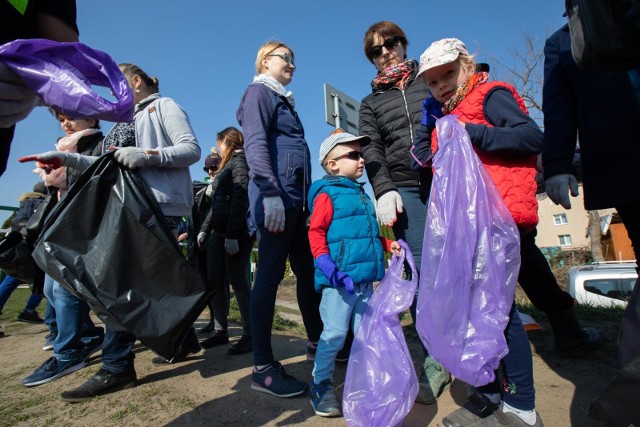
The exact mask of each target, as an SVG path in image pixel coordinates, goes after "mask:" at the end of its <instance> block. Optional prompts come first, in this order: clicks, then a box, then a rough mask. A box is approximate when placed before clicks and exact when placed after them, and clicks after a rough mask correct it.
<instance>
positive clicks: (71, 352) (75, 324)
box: [44, 279, 103, 361]
mask: <svg viewBox="0 0 640 427" xmlns="http://www.w3.org/2000/svg"><path fill="white" fill-rule="evenodd" d="M44 294H45V295H46V297H47V300H48V301H49V303H50V304H52V305H53V308H54V309H55V315H56V325H57V328H58V334H57V336H56V340H55V341H54V343H53V356H54V357H55V358H56V359H58V360H65V361H66V360H78V359H81V358H83V357H84V350H85V349H86V348H90V347H93V346H94V345H95V344H96V341H101V340H102V337H103V332H102V328H98V327H96V325H95V324H94V323H93V320H91V317H90V316H89V306H88V305H87V303H86V302H84V301H82V300H81V299H80V298H78V297H76V296H75V295H73V294H72V293H71V292H69V291H67V290H66V289H65V288H63V287H62V285H60V284H59V283H58V282H56V281H54V280H47V279H45V285H44Z"/></svg>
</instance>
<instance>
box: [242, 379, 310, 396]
mask: <svg viewBox="0 0 640 427" xmlns="http://www.w3.org/2000/svg"><path fill="white" fill-rule="evenodd" d="M251 388H252V389H253V390H255V391H261V392H263V393H268V394H270V395H272V396H276V397H283V398H287V397H295V396H300V395H301V394H304V393H305V392H306V391H307V387H306V386H305V388H303V389H302V390H300V391H296V392H294V393H288V394H278V393H274V392H273V391H271V390H269V389H268V388H264V387H262V386H261V385H260V384H258V383H254V382H251Z"/></svg>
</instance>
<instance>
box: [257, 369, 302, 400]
mask: <svg viewBox="0 0 640 427" xmlns="http://www.w3.org/2000/svg"><path fill="white" fill-rule="evenodd" d="M251 388H252V389H254V390H257V391H261V392H263V393H269V394H271V395H273V396H277V397H294V396H298V395H300V394H302V393H304V392H305V391H307V384H305V383H303V382H302V381H299V380H297V379H296V378H294V377H292V376H291V375H289V374H287V373H286V372H285V370H284V367H282V365H281V364H280V362H272V363H271V364H270V365H268V366H267V367H266V368H264V369H263V370H261V371H257V370H256V369H255V368H254V369H253V373H252V374H251Z"/></svg>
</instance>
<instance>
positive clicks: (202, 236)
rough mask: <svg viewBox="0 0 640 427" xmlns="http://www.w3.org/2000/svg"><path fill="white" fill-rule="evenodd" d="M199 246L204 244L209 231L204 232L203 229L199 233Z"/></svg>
mask: <svg viewBox="0 0 640 427" xmlns="http://www.w3.org/2000/svg"><path fill="white" fill-rule="evenodd" d="M197 240H198V246H200V247H202V245H203V244H204V241H205V240H207V233H203V232H202V231H201V232H200V233H198V237H197Z"/></svg>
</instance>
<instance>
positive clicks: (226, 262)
mask: <svg viewBox="0 0 640 427" xmlns="http://www.w3.org/2000/svg"><path fill="white" fill-rule="evenodd" d="M216 140H217V143H218V148H219V149H220V154H221V155H222V162H221V163H220V166H219V168H218V170H219V172H218V176H217V177H216V182H217V186H216V190H215V192H214V193H213V194H212V195H211V209H210V210H209V214H208V215H207V217H206V219H205V220H204V222H203V223H202V227H201V228H200V233H199V234H198V245H201V246H202V245H203V244H204V242H205V240H206V236H207V235H209V234H210V235H209V239H208V240H207V241H206V248H207V280H208V281H209V284H210V285H211V286H212V287H213V289H214V290H215V294H214V295H213V300H212V301H213V313H214V317H215V319H216V321H217V322H218V323H219V324H220V327H221V329H219V330H217V331H216V332H215V334H213V335H212V336H211V337H209V338H207V339H206V340H204V341H203V342H202V346H203V347H204V348H209V347H213V346H216V345H222V344H226V343H228V342H229V333H228V331H227V327H228V319H227V317H228V315H229V306H228V300H229V288H228V286H226V281H225V278H228V279H229V282H231V286H233V291H234V293H235V296H236V300H237V301H238V308H239V309H240V315H241V316H242V338H240V341H238V342H237V343H236V344H235V345H233V346H232V347H231V348H229V350H228V351H227V354H232V355H234V354H243V353H248V352H250V351H251V350H252V344H251V324H250V323H249V294H250V286H249V277H248V272H249V255H250V253H251V240H250V239H249V232H248V231H247V221H246V219H247V210H248V207H249V199H248V195H247V186H248V183H249V167H248V166H247V160H246V158H245V155H244V149H243V146H244V137H243V135H242V132H240V131H239V130H238V129H236V128H234V127H228V128H226V129H224V130H223V131H221V132H220V133H218V135H217V136H216Z"/></svg>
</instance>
